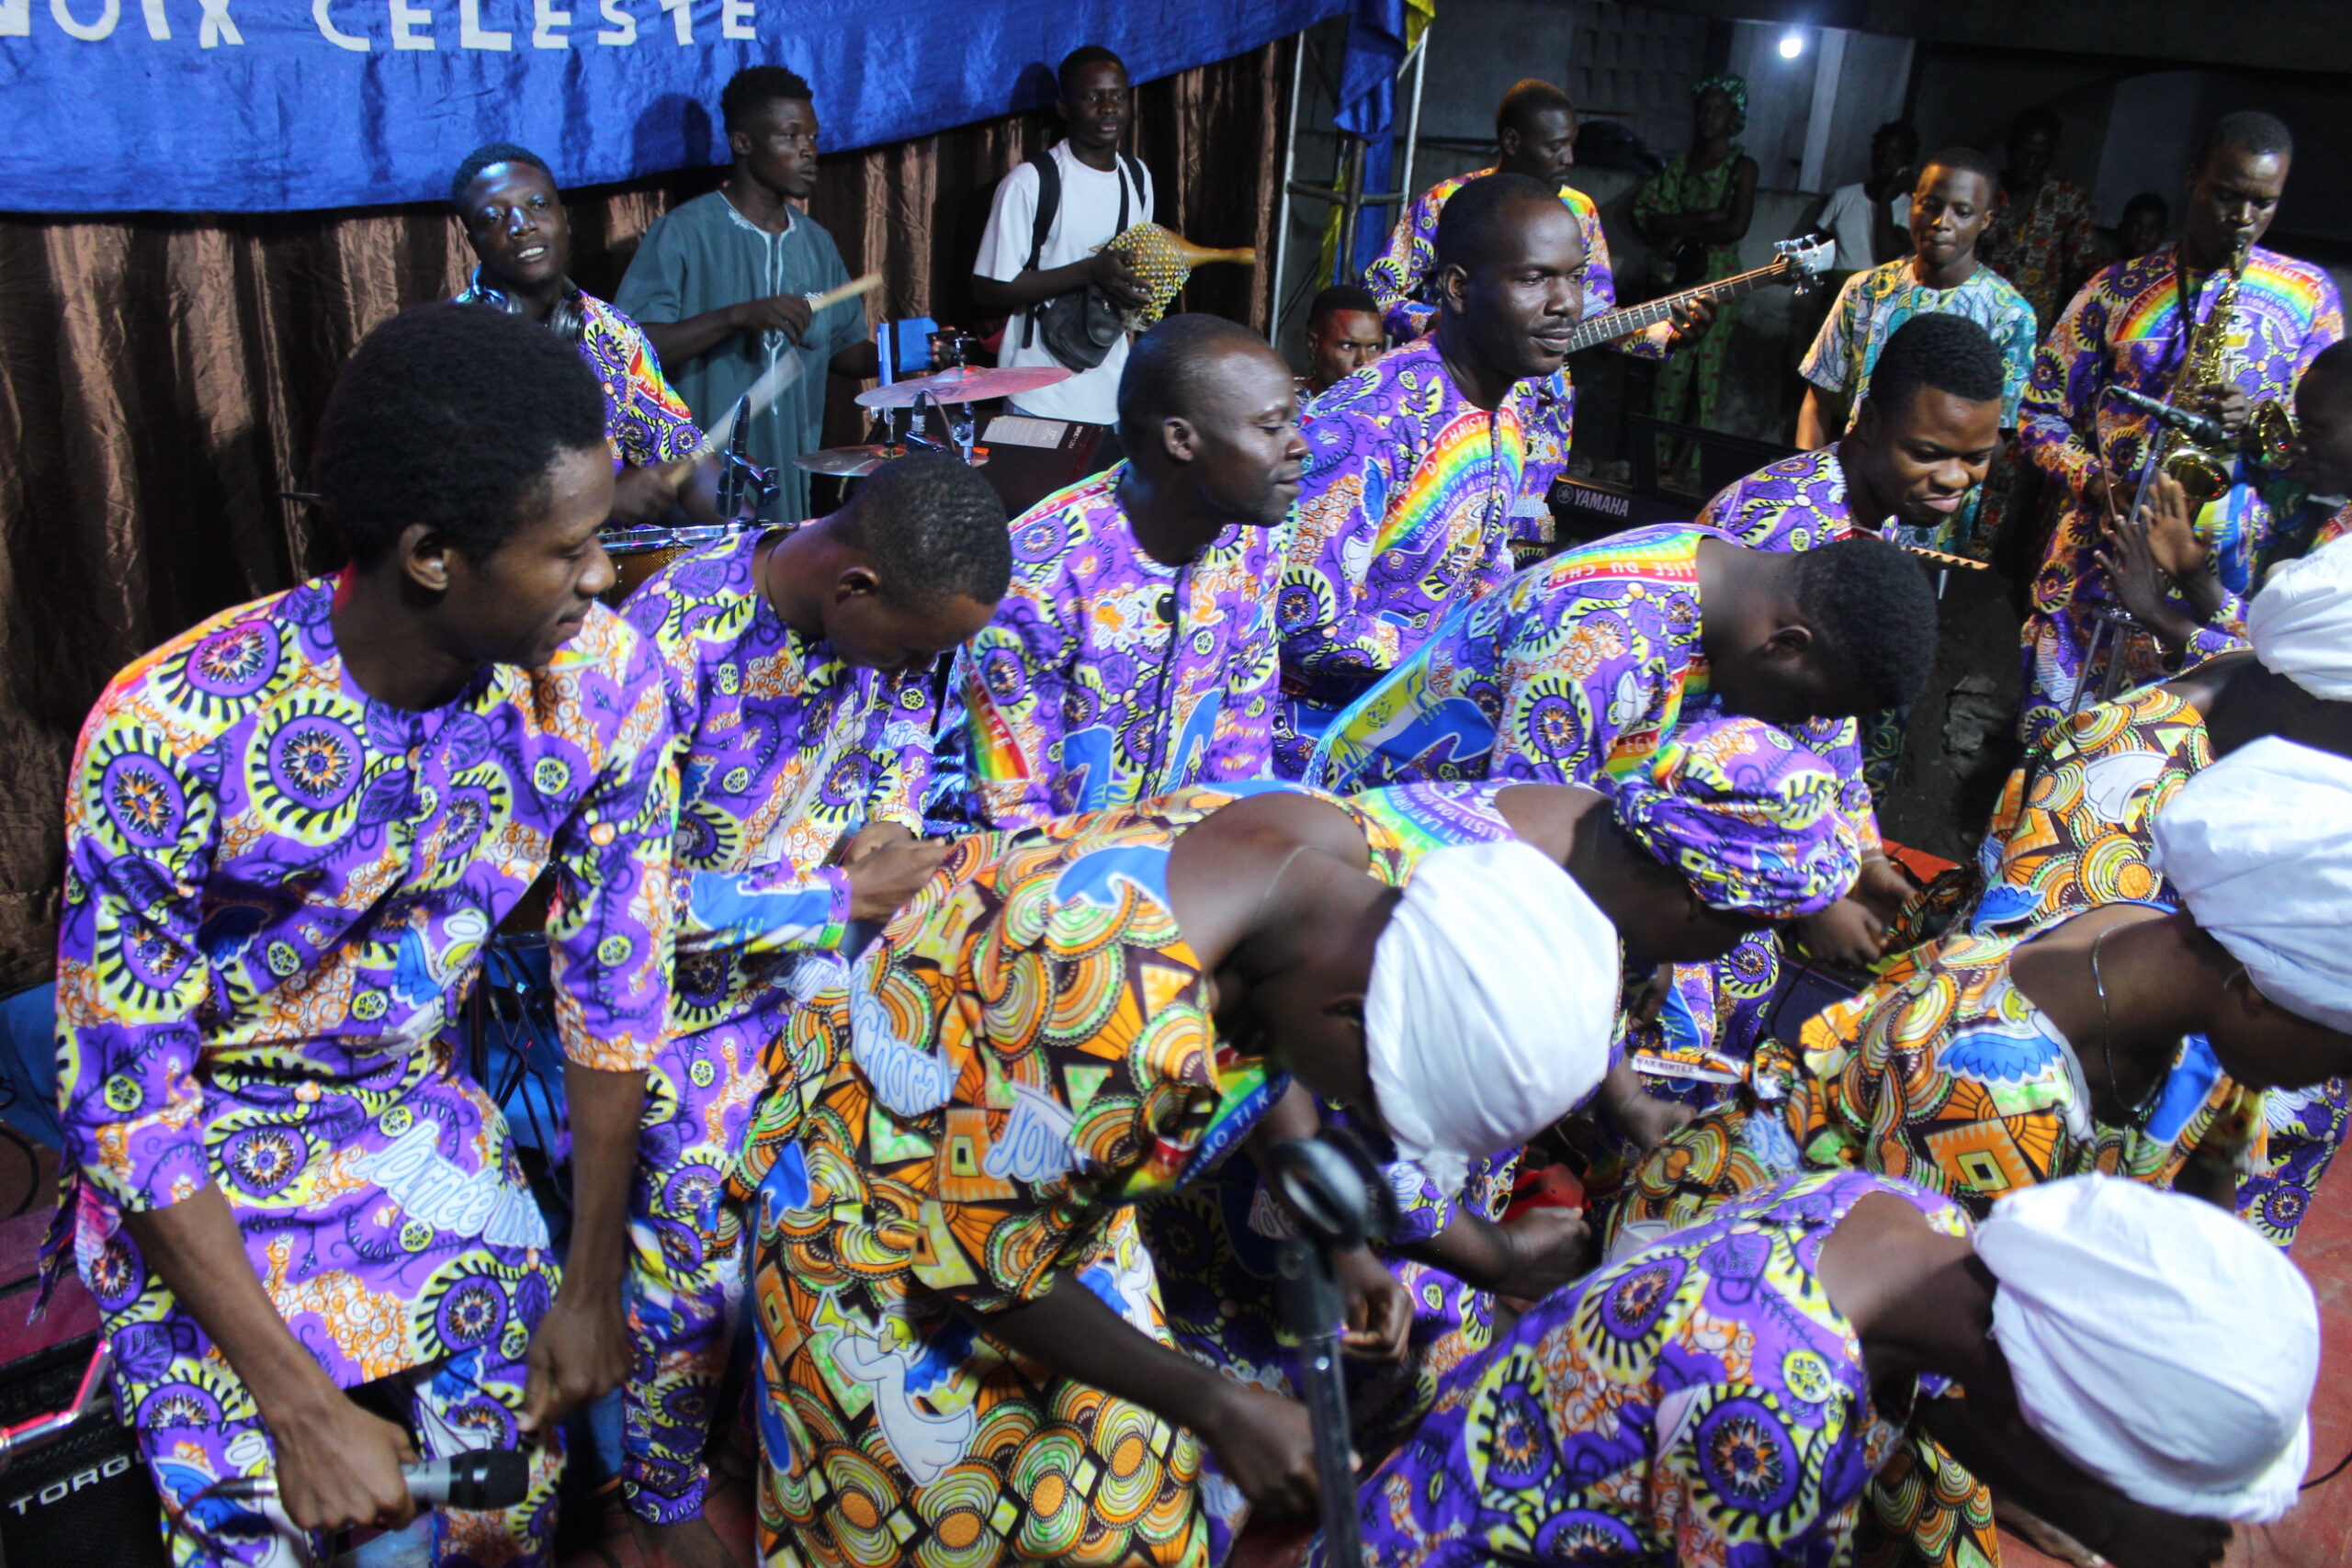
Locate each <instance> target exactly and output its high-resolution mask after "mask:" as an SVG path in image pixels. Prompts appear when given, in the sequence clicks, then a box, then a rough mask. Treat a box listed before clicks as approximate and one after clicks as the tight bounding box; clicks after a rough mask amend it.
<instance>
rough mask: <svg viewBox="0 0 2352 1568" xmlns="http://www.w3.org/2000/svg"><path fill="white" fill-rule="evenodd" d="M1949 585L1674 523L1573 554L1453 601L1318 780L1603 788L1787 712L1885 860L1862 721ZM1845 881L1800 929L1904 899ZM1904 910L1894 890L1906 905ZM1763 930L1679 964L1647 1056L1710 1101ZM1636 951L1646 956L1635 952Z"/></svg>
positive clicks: (1369, 702) (1376, 693) (1342, 730)
mask: <svg viewBox="0 0 2352 1568" xmlns="http://www.w3.org/2000/svg"><path fill="white" fill-rule="evenodd" d="M1935 647H1936V600H1935V594H1934V592H1933V591H1932V590H1931V589H1930V588H1929V587H1928V581H1927V574H1926V573H1925V572H1924V571H1922V570H1920V568H1919V566H1918V564H1917V560H1916V558H1913V557H1912V556H1911V555H1910V554H1909V553H1907V552H1905V551H1903V550H1900V549H1897V548H1896V547H1894V546H1892V545H1889V544H1887V543H1885V542H1883V541H1882V540H1879V539H1871V538H1848V539H1841V540H1838V541H1835V542H1833V543H1829V544H1826V545H1823V546H1821V547H1818V548H1816V549H1813V550H1810V551H1807V552H1805V553H1803V554H1791V553H1789V552H1787V551H1785V550H1755V549H1749V548H1747V547H1743V546H1741V545H1739V544H1736V543H1735V542H1734V541H1733V540H1731V539H1730V538H1728V537H1726V536H1724V535H1723V534H1721V533H1718V532H1716V531H1715V530H1713V529H1712V528H1702V527H1699V526H1697V525H1691V524H1662V525H1657V526H1654V527H1647V528H1635V529H1631V530H1628V531H1627V532H1625V533H1622V534H1616V535H1612V536H1610V537H1608V538H1606V539H1600V540H1596V541H1595V542H1593V543H1592V544H1589V545H1587V546H1584V547H1581V548H1578V549H1573V550H1567V551H1564V552H1563V553H1561V554H1560V555H1557V556H1555V557H1554V558H1552V559H1550V560H1548V561H1544V562H1542V563H1540V564H1538V565H1535V566H1532V567H1530V568H1528V569H1527V570H1524V571H1522V572H1521V573H1520V574H1519V575H1518V576H1516V577H1514V578H1512V579H1511V580H1510V582H1509V583H1507V584H1506V585H1505V586H1504V587H1502V588H1501V589H1500V590H1498V591H1497V592H1494V593H1491V594H1488V595H1487V597H1485V598H1483V599H1481V600H1478V601H1477V602H1476V603H1475V604H1468V605H1465V606H1463V607H1462V608H1460V609H1457V610H1455V611H1454V612H1453V614H1452V615H1449V616H1447V617H1446V619H1445V621H1444V622H1443V624H1442V625H1441V626H1439V627H1438V628H1437V630H1436V632H1435V633H1434V634H1433V635H1432V636H1431V637H1430V639H1429V640H1428V641H1427V642H1426V643H1424V644H1423V645H1422V646H1421V649H1420V651H1419V653H1418V654H1416V655H1415V656H1414V657H1413V658H1412V659H1411V660H1408V661H1406V662H1405V663H1403V664H1401V665H1399V666H1398V667H1397V669H1396V670H1395V671H1393V672H1391V673H1390V675H1389V676H1388V678H1387V679H1386V680H1385V681H1383V682H1381V683H1380V684H1378V685H1376V686H1374V687H1373V688H1372V690H1371V691H1370V692H1369V693H1367V694H1365V695H1364V697H1363V700H1361V701H1360V702H1358V703H1357V704H1356V705H1354V706H1353V707H1351V708H1350V709H1349V710H1348V711H1347V712H1345V713H1343V714H1341V715H1340V716H1339V717H1338V718H1337V719H1336V720H1335V721H1334V722H1333V723H1332V725H1331V727H1330V729H1329V732H1328V733H1327V734H1326V736H1325V738H1324V740H1323V743H1322V745H1321V747H1320V748H1319V749H1318V750H1317V752H1316V754H1315V757H1314V760H1313V763H1312V765H1311V766H1310V767H1309V768H1308V769H1307V771H1306V782H1307V783H1309V784H1314V785H1316V786H1317V787H1319V788H1324V789H1329V790H1333V791H1335V792H1337V793H1339V794H1342V795H1352V794H1355V793H1357V792H1358V791H1360V790H1363V789H1369V788H1374V787H1375V786H1378V785H1382V784H1409V783H1413V782H1416V781H1419V780H1424V779H1429V780H1440V781H1443V780H1453V779H1490V778H1506V779H1524V780H1528V781H1530V782H1532V783H1537V784H1582V785H1585V786H1586V787H1588V788H1605V787H1606V786H1607V783H1608V781H1609V780H1611V779H1613V778H1618V777H1623V776H1624V775H1626V774H1627V773H1630V772H1632V771H1634V770H1637V769H1639V768H1641V767H1642V766H1644V765H1645V762H1646V761H1647V759H1648V758H1649V757H1650V756H1651V755H1652V754H1653V753H1654V752H1655V751H1656V750H1657V747H1658V746H1659V744H1660V743H1661V742H1662V741H1663V740H1664V739H1665V738H1666V737H1668V736H1669V735H1671V734H1672V733H1673V732H1674V730H1675V728H1676V727H1677V726H1679V725H1680V724H1682V723H1683V722H1685V721H1686V720H1687V719H1690V718H1693V717H1697V716H1702V715H1704V714H1709V713H1717V712H1721V713H1729V714H1733V715H1736V716H1745V717H1750V718H1758V719H1762V720H1765V721H1766V722H1768V723H1770V724H1775V725H1779V726H1781V728H1786V729H1788V730H1789V732H1790V733H1791V734H1792V735H1793V736H1795V737H1796V738H1797V739H1799V740H1800V741H1802V742H1803V743H1804V745H1805V747H1806V748H1807V749H1809V750H1812V751H1814V752H1815V754H1817V755H1818V756H1820V757H1821V758H1822V760H1823V761H1826V762H1828V763H1829V764H1830V766H1831V767H1832V768H1833V769H1834V770H1835V771H1836V772H1837V774H1838V809H1839V812H1840V814H1841V815H1842V816H1843V817H1844V818H1846V820H1847V822H1848V824H1849V827H1850V829H1851V830H1852V832H1853V835H1854V839H1855V841H1856V844H1857V847H1858V848H1860V850H1861V851H1862V852H1863V853H1864V855H1865V857H1866V858H1869V857H1881V858H1883V849H1882V847H1881V843H1880V840H1879V834H1878V829H1877V825H1876V822H1875V819H1874V818H1873V817H1872V815H1871V799H1870V793H1869V790H1868V788H1867V787H1866V786H1865V785H1864V784H1863V783H1862V777H1861V748H1860V741H1859V738H1858V735H1857V732H1856V727H1855V724H1854V722H1853V721H1854V717H1855V716H1857V715H1860V714H1865V713H1870V712H1872V711H1874V710H1877V709H1881V708H1885V707H1890V706H1894V705H1900V704H1904V703H1908V702H1910V701H1911V700H1912V699H1913V698H1915V697H1917V695H1918V694H1919V692H1920V690H1921V689H1922V688H1923V687H1924V686H1925V685H1926V683H1927V680H1928V671H1929V668H1930V667H1931V666H1932V664H1933V662H1934V658H1935ZM1871 898H1875V899H1877V900H1879V902H1881V903H1883V902H1884V899H1885V894H1884V892H1883V890H1877V889H1873V890H1871V891H1870V892H1869V893H1868V894H1867V896H1866V899H1865V900H1864V901H1862V902H1861V903H1860V904H1858V903H1857V901H1856V900H1855V899H1854V898H1852V897H1848V898H1842V899H1840V900H1838V903H1836V904H1833V905H1831V906H1830V907H1829V908H1826V909H1824V910H1821V911H1820V912H1818V913H1817V914H1814V915H1809V916H1806V917H1805V918H1804V920H1803V921H1802V922H1800V923H1799V926H1798V929H1799V930H1801V931H1804V933H1805V935H1806V940H1807V942H1809V943H1810V942H1812V941H1813V940H1814V939H1815V935H1816V934H1818V935H1822V936H1825V937H1826V936H1834V935H1838V934H1840V933H1847V934H1850V933H1849V928H1850V927H1851V926H1852V924H1853V923H1854V922H1855V920H1856V919H1858V918H1868V919H1875V927H1874V929H1875V930H1877V931H1883V929H1884V927H1885V924H1886V922H1887V921H1888V920H1890V919H1893V915H1894V909H1893V908H1886V909H1885V910H1883V912H1879V911H1878V910H1877V908H1876V906H1874V905H1872V904H1871V903H1870V902H1869V901H1868V899H1871ZM1897 907H1899V905H1898V906H1897ZM1778 942H1779V939H1778V936H1777V934H1776V932H1775V931H1772V930H1770V929H1768V930H1767V931H1763V932H1759V933H1756V934H1754V935H1751V936H1749V937H1747V938H1745V939H1743V940H1742V942H1741V943H1740V945H1739V946H1738V947H1737V948H1736V949H1735V950H1734V951H1733V953H1731V954H1730V956H1728V957H1726V958H1724V959H1722V960H1719V961H1718V962H1717V963H1715V964H1703V965H1682V966H1679V967H1678V968H1677V969H1676V970H1675V983H1674V986H1673V987H1672V989H1671V990H1670V991H1669V993H1668V997H1667V999H1666V1004H1665V1006H1666V1012H1665V1014H1664V1015H1663V1016H1664V1017H1665V1019H1666V1020H1667V1021H1668V1022H1667V1024H1665V1025H1662V1026H1652V1027H1650V1028H1649V1029H1647V1030H1646V1031H1645V1032H1642V1033H1640V1034H1638V1035H1637V1036H1636V1037H1635V1038H1634V1041H1633V1043H1632V1055H1633V1057H1634V1067H1635V1068H1636V1070H1638V1071H1642V1072H1644V1073H1645V1074H1648V1075H1650V1076H1652V1077H1657V1078H1660V1079H1664V1080H1667V1081H1669V1082H1671V1083H1674V1084H1676V1085H1679V1086H1680V1087H1679V1089H1678V1091H1677V1094H1678V1097H1680V1098H1692V1099H1697V1100H1702V1102H1703V1101H1704V1100H1706V1099H1707V1098H1709V1097H1710V1096H1712V1095H1713V1093H1714V1092H1716V1090H1717V1089H1719V1088H1720V1087H1721V1086H1722V1085H1724V1084H1729V1083H1736V1082H1738V1081H1739V1078H1740V1073H1741V1070H1742V1068H1743V1067H1744V1066H1745V1063H1746V1059H1747V1053H1748V1052H1749V1051H1750V1050H1752V1049H1753V1047H1754V1044H1755V1041H1756V1034H1757V1031H1758V1025H1759V1024H1760V1022H1761V1016H1760V1015H1761V1013H1762V1010H1763V1004H1764V1002H1765V1000H1766V999H1767V998H1769V997H1770V992H1771V989H1772V981H1773V978H1774V976H1777V974H1778V972H1779V948H1778ZM1635 956H1636V957H1638V956H1639V955H1635Z"/></svg>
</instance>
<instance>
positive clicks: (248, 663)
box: [187, 621, 277, 697]
mask: <svg viewBox="0 0 2352 1568" xmlns="http://www.w3.org/2000/svg"><path fill="white" fill-rule="evenodd" d="M276 673H277V632H275V631H273V630H272V629H271V628H270V626H269V623H267V622H266V621H246V622H243V623H241V624H240V625H237V626H223V627H221V628H220V630H219V631H217V632H214V633H213V634H212V635H211V636H210V637H206V638H205V639H204V640H203V641H202V642H199V643H198V644H197V645H196V646H195V647H194V648H192V649H189V650H188V655H187V683H188V685H189V686H190V687H192V688H193V689H195V690H196V691H199V692H202V693H203V694H205V695H207V696H211V697H249V696H251V695H253V694H254V693H255V692H258V691H260V690H261V689H262V687H264V686H266V685H267V684H268V683H269V678H270V677H271V676H272V675H274V674H276Z"/></svg>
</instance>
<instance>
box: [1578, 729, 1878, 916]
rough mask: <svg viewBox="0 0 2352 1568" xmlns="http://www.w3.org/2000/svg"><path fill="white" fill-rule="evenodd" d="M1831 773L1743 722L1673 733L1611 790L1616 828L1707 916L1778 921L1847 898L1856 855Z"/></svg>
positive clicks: (1783, 736) (1785, 740) (1799, 749)
mask: <svg viewBox="0 0 2352 1568" xmlns="http://www.w3.org/2000/svg"><path fill="white" fill-rule="evenodd" d="M1841 794H1842V784H1841V781H1840V780H1839V779H1838V774H1837V772H1836V770H1834V769H1833V768H1831V767H1830V766H1829V764H1828V763H1826V762H1825V761H1822V760H1821V759H1820V758H1818V757H1816V756H1815V755H1814V754H1813V753H1812V752H1810V751H1808V750H1805V749H1804V747H1803V746H1801V745H1799V744H1798V743H1797V742H1796V741H1795V740H1794V739H1791V738H1790V736H1789V735H1788V733H1787V732H1786V731H1784V730H1780V729H1775V728H1772V727H1771V726H1770V725H1769V724H1766V723H1763V722H1762V721H1761V720H1758V719H1752V718H1709V719H1700V720H1696V721H1693V722H1691V723H1687V724H1684V725H1682V726H1681V727H1680V728H1678V729H1676V730H1675V731H1674V733H1673V734H1671V735H1669V736H1668V737H1667V739H1666V743H1665V744H1664V745H1662V746H1660V747H1659V748H1658V749H1657V751H1656V752H1655V753H1653V754H1652V757H1651V760H1650V765H1649V766H1648V767H1647V768H1646V769H1645V770H1643V771H1642V772H1640V773H1634V774H1631V775H1629V776H1627V777H1625V778H1623V779H1619V780H1618V781H1616V784H1615V787H1614V789H1613V791H1612V795H1613V803H1614V806H1615V808H1616V817H1617V821H1618V823H1619V824H1620V825H1621V826H1623V828H1624V829H1625V830H1626V831H1627V832H1628V833H1630V834H1632V835H1633V836H1634V839H1636V840H1639V841H1640V843H1641V845H1642V847H1643V848H1644V849H1645V850H1647V851H1649V852H1650V853H1651V854H1653V855H1655V856H1657V859H1658V860H1659V861H1660V862H1661V863H1664V864H1666V865H1669V866H1672V867H1673V868H1674V869H1675V870H1676V871H1677V872H1679V874H1681V875H1682V877H1683V879H1684V880H1685V881H1687V882H1689V883H1690V884H1691V887H1692V889H1693V890H1695V891H1696V892H1697V893H1698V895H1699V898H1700V901H1701V902H1702V903H1704V904H1705V905H1706V906H1707V907H1708V908H1711V909H1729V910H1734V911H1736V912H1739V913H1742V914H1751V915H1761V916H1764V917H1765V918H1767V919H1781V918H1783V917H1786V916H1792V915H1809V914H1811V913H1813V912H1814V911H1815V910H1816V909H1824V908H1828V907H1829V906H1830V905H1831V904H1834V903H1836V902H1837V901H1838V899H1840V898H1842V897H1845V896H1846V893H1847V891H1848V890H1849V889H1850V888H1851V887H1852V886H1853V885H1854V876H1855V874H1856V871H1857V869H1858V868H1859V865H1860V853H1859V852H1858V850H1857V848H1856V845H1855V840H1854V829H1853V824H1852V823H1850V822H1849V821H1848V820H1847V819H1846V817H1845V814H1844V812H1843V810H1842V809H1841V806H1840V796H1841Z"/></svg>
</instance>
